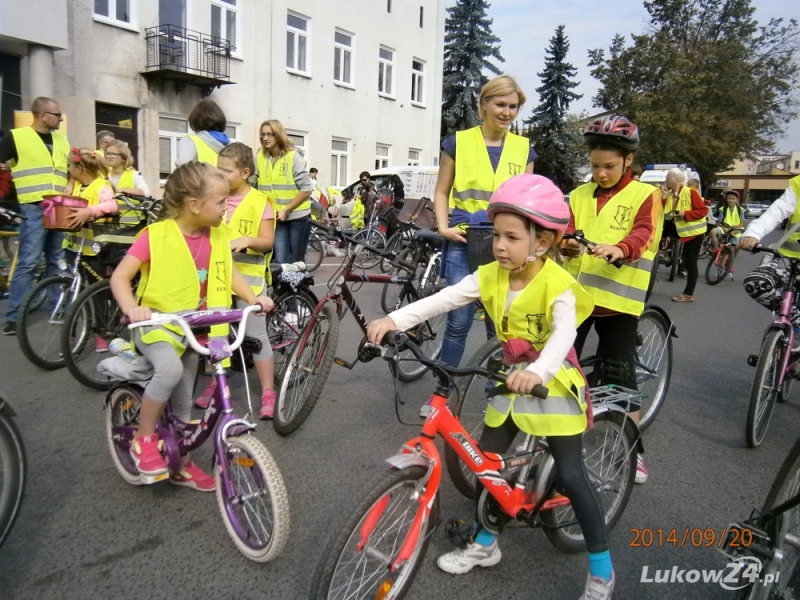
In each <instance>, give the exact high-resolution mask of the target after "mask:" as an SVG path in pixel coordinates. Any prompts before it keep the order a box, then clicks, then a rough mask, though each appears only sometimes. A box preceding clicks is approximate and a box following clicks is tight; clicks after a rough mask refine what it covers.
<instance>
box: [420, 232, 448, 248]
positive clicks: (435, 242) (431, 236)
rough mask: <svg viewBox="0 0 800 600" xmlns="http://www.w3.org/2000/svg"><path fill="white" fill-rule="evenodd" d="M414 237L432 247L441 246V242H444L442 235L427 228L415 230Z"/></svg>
mask: <svg viewBox="0 0 800 600" xmlns="http://www.w3.org/2000/svg"><path fill="white" fill-rule="evenodd" d="M414 238H415V239H417V240H422V241H423V242H425V243H426V244H429V245H430V246H431V247H432V248H434V249H439V248H441V247H442V242H444V238H443V237H442V236H440V235H439V234H438V233H436V232H435V231H429V230H427V229H421V230H420V231H417V232H415V233H414Z"/></svg>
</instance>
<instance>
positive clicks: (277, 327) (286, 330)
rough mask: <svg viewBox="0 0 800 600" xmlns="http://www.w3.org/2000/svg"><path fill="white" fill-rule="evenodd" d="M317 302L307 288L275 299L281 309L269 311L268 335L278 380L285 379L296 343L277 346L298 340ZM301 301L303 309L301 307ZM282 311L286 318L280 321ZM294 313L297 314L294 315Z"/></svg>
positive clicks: (289, 292)
mask: <svg viewBox="0 0 800 600" xmlns="http://www.w3.org/2000/svg"><path fill="white" fill-rule="evenodd" d="M317 302H318V301H317V299H316V298H314V296H312V295H311V294H310V293H309V292H307V291H305V290H302V289H298V290H297V291H296V292H295V291H291V290H289V291H286V292H284V293H282V294H281V295H280V296H278V297H277V298H276V299H275V307H276V308H278V309H280V310H279V311H278V310H272V311H270V312H268V313H267V317H266V319H267V335H268V337H269V342H270V344H271V345H272V346H273V355H274V359H275V381H276V382H280V381H282V380H283V376H284V373H285V370H286V361H287V360H289V357H290V356H291V354H292V350H293V349H294V344H292V345H289V346H283V347H282V348H279V349H277V350H276V349H275V346H277V345H278V344H280V343H283V342H288V341H291V340H292V339H294V340H295V341H296V340H297V338H298V337H299V336H300V333H301V332H302V331H303V329H304V328H305V326H306V324H307V323H308V320H309V319H310V318H311V315H312V314H313V312H314V309H315V308H316V307H317ZM301 303H302V309H300V304H301ZM281 313H282V314H283V315H284V316H285V319H284V320H282V321H280V322H279V321H278V318H277V315H279V314H281ZM292 315H295V316H294V317H292ZM251 318H252V317H251Z"/></svg>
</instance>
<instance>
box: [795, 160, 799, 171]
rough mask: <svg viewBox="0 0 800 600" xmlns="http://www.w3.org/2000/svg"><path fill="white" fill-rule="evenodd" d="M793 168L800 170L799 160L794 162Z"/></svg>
mask: <svg viewBox="0 0 800 600" xmlns="http://www.w3.org/2000/svg"><path fill="white" fill-rule="evenodd" d="M794 168H795V170H797V169H800V160H796V161H794Z"/></svg>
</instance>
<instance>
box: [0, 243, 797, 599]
mask: <svg viewBox="0 0 800 600" xmlns="http://www.w3.org/2000/svg"><path fill="white" fill-rule="evenodd" d="M756 263H757V260H756V258H755V257H752V256H749V255H748V256H741V257H740V258H739V264H738V268H737V273H736V279H737V280H736V281H735V282H729V281H728V282H725V283H722V284H721V285H719V286H717V287H715V288H711V287H709V286H707V285H706V284H705V283H704V282H702V281H701V282H700V283H699V284H698V290H697V295H696V297H697V300H696V302H694V303H693V304H675V303H672V302H670V301H669V298H670V296H672V295H674V294H676V293H678V292H680V291H682V285H683V282H682V281H679V282H674V283H665V282H659V283H658V284H657V285H656V288H655V293H654V296H653V301H654V302H656V303H659V304H661V305H662V306H664V307H665V308H666V309H667V310H668V311H669V312H670V314H671V315H672V317H673V318H674V320H675V322H676V324H677V328H678V334H679V336H680V337H679V339H677V340H675V366H674V374H673V379H672V385H671V388H670V392H669V397H668V400H667V403H666V406H665V407H664V409H663V410H662V412H661V414H660V415H659V417H658V420H657V422H656V424H655V425H654V426H653V427H652V428H651V429H650V430H649V431H648V432H647V434H646V438H645V440H646V448H647V459H648V466H649V468H650V481H649V482H648V483H647V484H646V485H644V486H637V487H636V489H635V490H634V494H633V496H632V498H631V501H630V504H629V505H628V508H627V510H626V512H625V514H624V515H623V517H622V519H621V520H620V522H619V524H618V525H617V527H616V529H615V530H614V531H613V533H612V537H611V550H612V554H613V558H614V562H615V566H616V573H617V578H618V584H617V594H616V596H615V597H617V598H637V599H638V598H642V599H646V598H678V597H680V598H702V599H708V598H725V597H731V592H726V591H725V590H723V589H722V588H721V587H720V586H719V585H713V584H703V583H694V584H692V583H666V584H663V583H662V584H657V583H649V584H648V583H641V581H640V580H641V578H642V571H643V568H644V567H647V568H648V573H649V574H651V575H652V574H653V571H654V570H656V569H672V568H673V566H674V567H677V569H721V568H724V566H725V560H724V559H723V557H722V556H721V555H719V554H718V553H717V552H716V551H715V550H713V549H708V548H693V547H691V544H690V543H687V544H686V546H685V547H684V548H674V547H672V546H666V545H665V546H661V547H659V545H658V543H657V542H656V544H654V545H653V546H651V547H649V548H645V547H631V542H632V541H633V539H634V534H633V533H632V532H631V530H632V529H637V528H638V529H644V528H648V529H652V530H656V529H663V530H664V531H665V532H669V531H670V530H672V529H676V530H677V531H678V532H679V534H682V533H683V531H684V530H685V529H686V528H701V529H706V528H711V529H714V530H717V531H719V530H720V529H722V528H723V527H725V526H726V525H728V524H729V523H730V522H731V521H733V520H736V519H741V518H743V517H745V516H747V515H748V514H749V513H750V510H751V509H752V508H754V507H756V506H760V504H761V502H762V501H763V499H764V497H765V495H766V493H767V489H768V487H769V485H770V483H771V481H772V479H773V478H774V476H775V474H776V473H777V470H778V468H779V466H780V464H781V461H782V460H783V457H784V456H785V455H786V453H787V451H788V449H789V448H790V447H791V445H792V443H793V442H794V440H795V438H796V433H795V432H797V431H800V428H798V425H800V409H799V408H798V407H800V392H798V393H796V394H795V398H794V399H793V401H790V402H789V403H788V404H785V405H779V406H778V407H777V410H776V415H775V419H774V420H773V424H772V428H771V430H770V432H769V434H768V438H767V440H766V442H765V444H764V445H763V447H762V448H760V449H758V450H749V449H747V448H746V447H745V441H744V423H745V415H746V409H747V397H748V393H749V388H750V381H751V377H752V375H753V369H751V368H750V367H748V366H747V365H746V363H745V358H746V356H747V355H748V354H749V353H751V352H755V351H757V346H758V343H759V340H760V336H761V333H762V331H763V328H764V327H765V326H766V325H767V324H768V322H769V319H770V315H769V313H768V312H767V311H766V310H764V309H762V308H761V307H759V306H757V305H755V304H754V303H753V302H752V301H751V300H750V299H749V298H747V297H746V295H745V293H744V291H743V289H742V286H741V274H743V273H745V272H747V270H748V269H750V268H752V267H753V266H755V264H756ZM701 267H704V264H702V265H701ZM323 272H324V270H323ZM328 272H329V271H328ZM326 279H327V277H323V276H321V275H320V276H319V277H318V278H317V281H318V282H319V283H324V281H325V280H326ZM318 290H319V291H321V288H318ZM379 292H380V286H370V285H369V284H367V285H365V286H364V287H363V288H362V289H361V290H360V291H359V292H358V293H357V294H356V296H357V298H358V299H359V301H360V302H361V303H362V305H363V306H364V308H365V310H367V309H368V312H369V313H370V314H371V315H375V314H376V311H377V308H378V298H379ZM3 310H4V303H0V312H2V311H3ZM476 325H479V324H476ZM482 335H483V334H482V331H481V326H476V327H475V328H474V329H473V332H472V334H471V337H470V348H468V353H469V352H471V351H472V350H474V349H475V348H477V346H478V345H479V344H480V343H481V340H482ZM360 338H361V335H360V333H359V332H358V330H357V328H356V327H355V324H354V320H353V319H352V317H351V316H349V315H348V316H347V317H346V318H345V320H344V321H343V328H342V335H341V337H340V355H341V356H344V357H347V358H351V357H352V356H353V355H354V352H355V348H356V345H357V343H358V341H359V339H360ZM236 382H237V385H239V388H238V390H237V391H238V392H242V390H243V388H242V387H241V379H236ZM0 387H2V389H3V391H4V392H6V393H7V394H9V395H10V398H11V399H12V400H13V402H14V405H15V407H16V408H17V410H18V412H19V419H18V421H19V425H20V428H21V430H22V433H23V435H24V438H25V441H26V444H27V449H28V457H29V465H30V478H29V481H28V488H27V495H26V498H25V502H24V504H23V507H22V511H21V514H20V518H19V520H18V522H17V525H16V527H15V529H14V531H13V532H12V534H11V536H10V537H9V539H8V540H7V542H6V544H5V546H4V547H3V548H2V550H0V597H3V598H33V599H40V598H47V599H50V598H76V599H77V598H81V599H83V598H142V597H152V598H162V597H164V598H166V597H169V598H280V599H297V598H303V597H305V596H306V594H307V589H308V585H309V582H310V579H311V575H312V572H313V569H314V565H315V563H316V560H317V557H318V554H319V551H320V549H321V545H322V544H323V541H324V539H325V538H326V536H327V534H328V532H329V531H330V529H331V528H332V527H335V526H336V525H337V524H339V523H340V521H341V520H342V518H343V517H344V516H345V515H346V514H347V511H348V510H349V507H351V506H352V504H353V502H354V500H355V498H356V496H357V493H358V490H359V489H361V487H362V486H363V484H364V483H365V482H366V481H368V480H369V479H370V478H371V477H372V476H373V474H374V472H375V471H376V469H380V468H383V467H381V466H380V461H381V459H382V458H384V457H387V456H390V455H391V454H393V453H394V452H395V451H396V450H397V448H398V447H399V445H400V444H401V442H402V441H403V440H405V439H407V438H408V437H411V436H412V435H414V434H416V431H417V430H416V429H415V428H412V427H406V426H403V425H400V424H398V423H397V421H396V419H395V416H394V405H393V397H392V382H391V378H390V375H389V371H388V368H387V367H386V366H385V365H382V364H380V363H379V362H377V361H376V362H372V363H370V364H367V365H358V366H356V368H355V369H354V370H353V371H352V372H348V371H346V370H344V369H342V368H339V367H334V370H333V371H332V373H331V376H330V378H329V381H328V384H327V386H326V388H325V391H324V393H323V396H322V398H321V400H320V402H319V404H318V405H317V407H316V408H315V410H314V413H313V414H312V415H311V417H310V419H309V420H308V422H307V423H306V424H305V426H304V427H303V428H301V429H300V431H298V432H297V433H296V434H295V435H293V436H292V437H290V438H288V439H287V438H281V437H280V436H278V435H277V434H276V433H275V432H274V430H273V429H272V427H271V426H270V425H269V423H263V424H262V425H260V426H259V430H258V432H257V435H258V437H259V438H261V439H262V440H264V441H265V443H266V444H267V445H268V446H269V448H270V450H271V451H272V452H273V454H274V455H275V457H276V460H277V461H278V464H279V465H280V468H281V471H282V473H283V476H284V478H285V480H286V483H287V486H288V489H289V493H290V502H291V510H292V537H291V540H290V542H289V544H288V547H287V549H286V551H285V553H284V555H283V556H282V557H281V558H280V559H278V560H277V561H275V562H273V563H271V564H268V565H258V564H254V563H251V562H250V561H248V560H246V559H245V558H243V557H242V556H241V555H240V554H239V553H238V552H237V551H236V550H235V549H234V547H233V545H232V543H231V542H230V541H229V539H228V538H227V535H226V533H225V530H224V528H223V525H222V523H221V520H220V517H219V514H218V509H217V506H216V500H215V498H214V495H213V494H200V493H198V492H195V491H192V490H187V489H184V488H176V487H173V486H170V485H168V484H159V485H155V486H149V487H142V488H134V487H131V486H128V485H127V484H125V483H124V482H123V481H122V480H121V479H120V477H119V476H118V475H117V474H116V472H115V470H114V468H113V467H112V464H111V461H110V459H109V456H108V450H107V446H106V438H105V433H104V421H103V417H104V415H103V411H102V403H101V401H102V395H101V394H99V393H95V392H91V391H87V390H85V389H83V388H82V387H81V386H80V385H79V384H77V383H76V382H74V381H73V380H72V379H71V378H70V376H69V374H68V373H66V372H64V371H60V372H52V373H45V372H42V371H39V370H37V369H36V368H34V367H33V366H31V365H29V364H28V363H27V362H26V361H25V359H24V358H23V357H22V356H21V355H20V353H19V352H18V349H17V344H16V341H15V339H14V338H8V337H3V338H0ZM430 387H431V380H430V379H429V378H427V377H426V378H425V379H424V380H423V381H421V382H418V383H416V384H410V385H405V386H403V385H402V384H401V387H400V392H401V394H402V397H403V398H405V399H406V400H407V401H408V403H407V404H406V405H405V406H403V407H401V409H402V413H403V415H404V419H405V420H407V421H412V422H417V419H416V417H415V416H414V415H415V413H416V410H417V407H418V406H419V404H420V403H421V401H422V400H423V399H424V397H425V393H426V392H429V391H430ZM237 397H238V398H240V399H241V398H242V395H241V393H240V394H239V395H238V396H237ZM242 402H243V401H242ZM239 406H240V407H241V406H243V404H242V403H241V402H240V404H239ZM198 457H199V460H200V463H201V464H202V465H203V466H204V467H206V468H208V466H209V464H210V453H209V449H208V448H204V449H203V451H201V452H200V453H199V454H198ZM444 481H445V483H444V485H443V489H442V494H443V496H442V516H443V517H445V518H448V517H451V516H471V513H472V506H471V503H470V502H469V501H467V500H466V499H464V498H463V497H461V496H460V495H459V494H458V492H457V491H456V490H455V489H454V488H453V487H452V485H451V484H450V483H449V480H447V479H446V478H445V480H444ZM664 535H665V536H666V533H665V534H664ZM501 547H502V550H503V554H504V558H503V561H502V562H501V563H500V564H499V565H498V566H497V567H495V568H492V569H488V570H482V571H481V572H476V573H472V574H469V575H464V576H461V577H455V576H449V575H445V574H443V573H441V572H440V571H439V570H438V569H437V568H436V566H435V563H434V560H435V558H436V556H438V555H439V554H440V553H442V552H445V551H448V550H449V549H451V547H450V546H449V543H448V541H447V540H446V538H445V535H444V533H443V532H442V531H437V532H436V533H435V534H434V537H433V540H432V544H431V547H430V552H429V553H428V556H427V557H426V559H425V562H424V565H423V567H422V569H421V571H420V574H419V576H418V578H417V580H416V582H415V584H414V588H413V590H412V592H411V594H410V595H409V597H410V598H414V599H429V598H434V597H435V598H437V599H440V600H445V599H449V598H459V599H462V600H463V599H472V598H488V597H493V598H521V599H522V598H524V599H528V598H534V597H535V598H539V599H551V598H552V599H562V598H566V599H572V598H578V596H580V594H581V592H582V588H583V580H584V577H585V573H586V557H585V555H565V554H562V553H560V552H559V551H557V550H555V549H554V548H553V547H552V546H551V545H550V544H549V542H547V540H546V538H545V537H544V535H542V533H541V532H540V531H532V530H529V529H515V530H512V531H508V532H506V534H504V535H503V537H502V539H501Z"/></svg>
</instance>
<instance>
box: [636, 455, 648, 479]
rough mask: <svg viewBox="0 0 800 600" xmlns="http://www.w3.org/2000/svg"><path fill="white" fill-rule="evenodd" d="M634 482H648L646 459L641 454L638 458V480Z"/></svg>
mask: <svg viewBox="0 0 800 600" xmlns="http://www.w3.org/2000/svg"><path fill="white" fill-rule="evenodd" d="M634 481H635V482H636V483H645V482H647V467H645V466H644V459H643V458H642V455H641V454H640V455H639V456H638V457H637V458H636V478H635V479H634Z"/></svg>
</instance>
